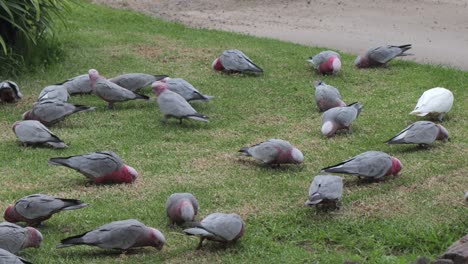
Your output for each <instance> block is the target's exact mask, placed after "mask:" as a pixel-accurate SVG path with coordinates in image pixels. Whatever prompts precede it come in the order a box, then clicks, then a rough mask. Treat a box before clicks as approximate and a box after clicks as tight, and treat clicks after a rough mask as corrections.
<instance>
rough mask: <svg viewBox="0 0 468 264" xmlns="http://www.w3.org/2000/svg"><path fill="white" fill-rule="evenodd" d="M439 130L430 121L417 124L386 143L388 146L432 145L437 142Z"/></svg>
mask: <svg viewBox="0 0 468 264" xmlns="http://www.w3.org/2000/svg"><path fill="white" fill-rule="evenodd" d="M438 134H439V129H438V128H437V126H436V124H434V123H433V122H430V121H418V122H415V123H413V124H411V125H409V126H408V127H406V128H405V129H403V130H402V131H400V132H399V133H398V134H397V135H396V136H394V137H392V138H391V139H389V140H388V141H386V142H385V143H387V144H431V143H432V142H434V140H436V138H437V135H438Z"/></svg>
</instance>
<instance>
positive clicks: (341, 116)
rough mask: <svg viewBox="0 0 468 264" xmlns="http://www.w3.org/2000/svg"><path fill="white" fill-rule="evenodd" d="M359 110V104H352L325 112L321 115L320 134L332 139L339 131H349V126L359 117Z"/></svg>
mask: <svg viewBox="0 0 468 264" xmlns="http://www.w3.org/2000/svg"><path fill="white" fill-rule="evenodd" d="M361 109H362V105H361V104H359V103H353V104H350V105H349V106H341V107H334V108H331V109H329V110H327V111H325V112H324V113H323V115H322V134H323V135H324V136H326V137H332V136H334V135H335V133H336V132H337V131H338V130H341V129H346V130H348V131H351V124H352V123H353V121H354V120H355V119H356V118H357V117H358V116H359V114H360V113H361Z"/></svg>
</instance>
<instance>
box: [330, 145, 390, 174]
mask: <svg viewBox="0 0 468 264" xmlns="http://www.w3.org/2000/svg"><path fill="white" fill-rule="evenodd" d="M391 166H392V160H391V158H390V156H389V155H388V154H386V153H383V152H380V151H367V152H364V153H361V154H359V155H357V156H355V157H353V158H351V159H349V160H345V161H343V162H341V163H338V164H336V165H333V166H330V167H326V168H323V169H322V170H323V171H326V172H336V173H346V174H351V175H355V176H363V177H371V178H380V177H383V176H385V174H386V173H387V171H388V170H389V169H390V168H391Z"/></svg>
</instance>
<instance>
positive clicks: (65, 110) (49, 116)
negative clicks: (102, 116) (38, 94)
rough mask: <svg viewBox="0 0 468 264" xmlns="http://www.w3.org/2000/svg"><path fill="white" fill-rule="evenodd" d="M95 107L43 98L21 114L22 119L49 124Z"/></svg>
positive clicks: (92, 109)
mask: <svg viewBox="0 0 468 264" xmlns="http://www.w3.org/2000/svg"><path fill="white" fill-rule="evenodd" d="M95 109H96V108H95V107H89V106H84V105H73V104H69V103H66V102H62V101H58V100H43V101H39V102H36V103H34V105H33V108H32V109H31V110H29V111H27V112H25V113H24V114H23V120H37V121H39V122H41V123H42V124H44V125H46V126H50V125H53V124H55V123H57V122H59V121H62V120H63V119H65V117H67V116H69V115H72V114H75V113H79V112H87V111H94V110H95Z"/></svg>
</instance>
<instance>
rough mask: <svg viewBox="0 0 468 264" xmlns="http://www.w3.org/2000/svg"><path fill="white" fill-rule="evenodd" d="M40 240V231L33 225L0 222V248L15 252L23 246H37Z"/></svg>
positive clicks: (23, 247)
mask: <svg viewBox="0 0 468 264" xmlns="http://www.w3.org/2000/svg"><path fill="white" fill-rule="evenodd" d="M41 242H42V234H41V232H39V230H37V229H35V228H33V227H29V226H28V227H21V226H19V225H16V224H13V223H10V222H2V223H0V248H3V249H5V250H7V251H9V252H11V253H13V254H16V253H17V252H18V251H20V250H22V249H25V248H29V247H34V248H38V247H40V245H41ZM0 263H1V262H0Z"/></svg>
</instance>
